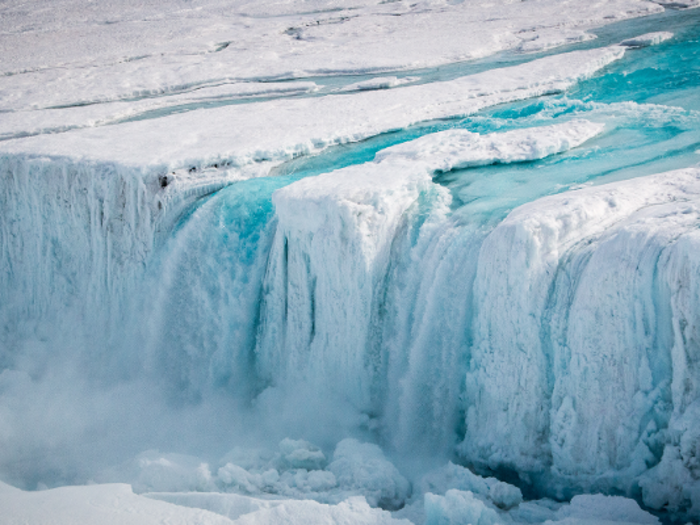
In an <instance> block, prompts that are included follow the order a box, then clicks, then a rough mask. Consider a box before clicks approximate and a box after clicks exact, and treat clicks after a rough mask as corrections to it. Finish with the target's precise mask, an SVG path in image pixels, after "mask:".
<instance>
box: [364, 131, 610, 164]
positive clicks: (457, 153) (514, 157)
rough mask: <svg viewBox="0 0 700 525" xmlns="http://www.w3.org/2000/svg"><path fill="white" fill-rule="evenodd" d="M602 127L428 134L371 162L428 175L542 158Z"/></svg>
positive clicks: (568, 146)
mask: <svg viewBox="0 0 700 525" xmlns="http://www.w3.org/2000/svg"><path fill="white" fill-rule="evenodd" d="M604 128H605V124H600V123H595V122H590V121H588V120H584V119H576V120H571V121H569V122H565V123H563V124H554V125H551V126H543V127H538V128H526V129H516V130H513V131H506V132H503V133H490V134H488V135H479V134H478V133H472V132H470V131H467V130H463V129H453V130H447V131H441V132H438V133H432V134H430V135H426V136H424V137H422V138H420V139H416V140H412V141H410V142H405V143H403V144H399V145H397V146H392V147H390V148H386V149H383V150H381V151H380V152H378V153H377V155H376V156H375V161H377V162H382V161H391V162H397V161H399V159H400V160H402V161H404V162H411V163H416V164H422V165H424V166H425V168H426V170H427V171H428V172H430V173H432V172H446V171H450V170H454V169H462V168H471V167H475V166H485V165H487V164H496V163H502V164H509V163H511V162H524V161H529V160H537V159H542V158H544V157H548V156H550V155H555V154H557V153H562V152H564V151H567V150H569V149H571V148H575V147H577V146H579V145H581V144H583V143H584V142H586V141H587V140H589V139H591V138H593V137H595V136H596V135H598V134H600V133H601V132H602V131H603V129H604Z"/></svg>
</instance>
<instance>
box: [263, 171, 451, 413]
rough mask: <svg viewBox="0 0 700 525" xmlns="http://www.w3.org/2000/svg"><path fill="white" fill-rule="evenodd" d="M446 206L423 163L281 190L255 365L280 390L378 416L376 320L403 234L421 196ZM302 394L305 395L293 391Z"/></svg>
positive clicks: (443, 194)
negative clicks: (290, 388)
mask: <svg viewBox="0 0 700 525" xmlns="http://www.w3.org/2000/svg"><path fill="white" fill-rule="evenodd" d="M421 198H424V199H426V200H429V199H430V198H433V199H434V200H443V201H444V200H446V199H447V198H448V197H447V191H446V190H444V189H443V188H436V187H434V185H433V184H432V182H431V178H430V175H429V174H428V173H426V172H425V171H424V170H422V169H420V168H419V167H413V168H412V167H410V166H402V167H401V169H397V168H396V166H393V165H384V164H377V163H366V164H364V165H359V166H351V167H348V168H344V169H342V170H337V171H334V172H331V173H327V174H324V175H320V176H317V177H309V178H306V179H302V180H300V181H298V182H295V183H293V184H290V185H289V186H287V187H285V188H282V189H281V190H278V191H277V192H275V193H274V195H273V197H272V200H273V203H274V205H275V208H276V212H277V217H278V225H277V232H276V234H275V240H274V244H273V247H272V252H271V254H270V259H269V263H268V267H267V274H266V278H265V283H264V291H265V295H264V298H263V300H264V303H263V308H262V313H261V316H262V321H261V325H262V326H261V333H260V338H259V340H258V346H257V349H256V351H257V358H258V360H257V363H258V367H259V372H260V374H261V376H262V377H263V378H265V379H266V380H268V381H270V382H271V383H272V384H276V385H289V384H300V382H301V383H304V384H305V385H307V386H309V387H313V389H315V393H314V394H313V395H314V396H316V397H317V396H318V395H319V392H323V394H321V395H322V396H323V397H324V399H327V400H328V404H330V402H331V399H334V398H339V401H338V402H346V403H347V402H349V403H351V404H352V405H353V406H354V407H355V408H356V409H360V410H365V411H370V410H371V393H370V392H371V388H372V384H373V383H374V381H376V380H377V372H378V371H379V370H381V363H379V362H377V359H380V357H379V356H378V355H377V354H376V352H372V351H371V345H370V341H369V338H370V335H371V334H372V318H373V316H375V315H376V312H377V308H378V302H379V301H380V300H381V297H382V295H381V294H382V286H383V282H384V279H385V275H386V272H387V268H388V265H389V260H390V253H391V246H392V243H393V240H394V237H395V234H396V232H397V231H398V230H399V228H401V226H402V225H403V224H405V221H406V220H407V215H408V211H409V210H410V209H411V207H413V206H416V203H417V201H418V200H419V199H421ZM294 390H295V391H296V393H297V394H298V395H300V394H302V393H303V391H302V390H301V389H298V388H296V387H295V389H294Z"/></svg>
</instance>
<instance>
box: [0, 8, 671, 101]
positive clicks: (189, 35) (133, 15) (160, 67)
mask: <svg viewBox="0 0 700 525" xmlns="http://www.w3.org/2000/svg"><path fill="white" fill-rule="evenodd" d="M22 5H23V7H22V8H19V7H18V6H15V5H7V6H3V7H2V8H0V49H2V54H3V61H2V65H1V66H0V75H2V76H0V109H11V110H17V109H27V108H47V107H51V106H66V105H76V104H84V103H92V102H105V101H115V100H125V99H133V98H138V97H142V96H160V95H161V94H168V93H173V92H179V91H183V90H190V89H192V88H196V87H197V86H201V85H211V84H218V83H221V82H234V81H241V80H243V81H251V80H260V79H268V80H269V79H280V78H292V77H297V78H298V77H308V76H311V75H318V74H328V73H353V72H354V73H358V72H365V73H375V72H377V71H391V70H394V71H395V70H399V69H407V68H425V67H434V66H440V65H444V64H448V63H454V62H459V61H464V60H469V59H474V58H478V57H483V56H486V55H490V54H493V53H497V52H499V51H502V50H506V49H515V48H518V47H519V46H521V45H526V46H533V45H534V46H535V47H540V48H543V47H550V46H552V45H558V44H564V43H567V42H571V41H576V40H581V39H582V38H588V37H589V36H588V35H587V33H585V31H587V30H588V29H591V28H593V27H596V26H601V25H605V24H609V23H611V22H615V21H619V20H624V19H629V18H633V17H638V16H644V15H649V14H652V13H658V12H660V11H662V10H663V9H662V8H661V7H660V6H658V5H657V4H655V3H652V2H648V1H643V0H604V1H597V2H592V3H591V2H585V3H578V4H576V5H573V4H572V5H569V4H567V6H566V8H565V9H564V8H562V7H561V4H560V2H558V1H557V0H539V1H537V2H529V3H528V4H526V5H525V4H521V3H520V2H510V1H507V0H498V1H496V2H490V3H483V2H475V1H466V2H449V1H446V0H424V1H421V2H417V3H409V2H401V1H400V2H384V1H382V0H357V1H354V2H341V1H339V0H314V1H307V0H303V1H302V0H295V1H291V2H279V1H277V0H263V1H260V2H246V1H237V2H233V3H232V2H227V1H225V0H203V1H200V2H198V3H197V5H196V6H194V5H192V4H191V3H190V2H187V1H186V0H177V1H175V2H171V3H170V4H169V6H170V7H169V8H168V9H163V8H162V5H161V4H159V3H158V2H155V1H153V0H149V1H147V2H142V3H138V5H136V4H135V3H134V2H130V1H128V0H120V1H116V2H111V3H110V4H109V6H101V7H100V8H99V9H98V8H96V7H95V5H94V3H92V2H90V1H89V0H58V1H55V2H51V5H50V6H46V5H45V4H44V3H43V2H41V1H40V0H30V1H29V2H25V3H24V4H22ZM29 13H31V14H29ZM145 28H147V30H146V29H145ZM78 40H79V41H80V45H77V44H76V42H77V41H78Z"/></svg>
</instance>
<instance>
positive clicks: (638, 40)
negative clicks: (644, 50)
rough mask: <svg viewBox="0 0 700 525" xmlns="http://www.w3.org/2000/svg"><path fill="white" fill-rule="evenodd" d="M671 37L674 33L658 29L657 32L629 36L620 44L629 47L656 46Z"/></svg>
mask: <svg viewBox="0 0 700 525" xmlns="http://www.w3.org/2000/svg"><path fill="white" fill-rule="evenodd" d="M671 38H673V33H670V32H668V31H657V32H655V33H646V34H644V35H640V36H637V37H634V38H628V39H626V40H623V41H622V42H620V45H621V46H627V47H647V46H655V45H657V44H660V43H661V42H665V41H666V40H669V39H671Z"/></svg>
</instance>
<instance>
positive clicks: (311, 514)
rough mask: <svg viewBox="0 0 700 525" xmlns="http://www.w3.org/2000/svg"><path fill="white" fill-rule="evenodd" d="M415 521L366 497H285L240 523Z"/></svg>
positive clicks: (401, 524) (379, 524) (405, 524)
mask: <svg viewBox="0 0 700 525" xmlns="http://www.w3.org/2000/svg"><path fill="white" fill-rule="evenodd" d="M349 523H352V524H353V525H412V524H411V522H409V521H407V520H396V519H394V518H392V517H391V514H389V513H388V512H386V511H383V510H380V509H373V508H370V506H369V505H368V504H367V502H366V501H365V499H364V498H362V497H358V496H356V497H353V498H349V499H347V500H346V501H343V502H342V503H339V504H338V505H325V504H323V503H316V502H315V501H308V500H306V501H304V500H300V501H294V500H285V501H283V502H279V504H276V505H274V506H272V507H269V508H263V509H261V510H259V511H256V512H252V513H250V514H246V515H244V516H241V517H240V518H239V519H238V520H236V524H237V525H329V524H334V525H335V524H337V525H341V524H349Z"/></svg>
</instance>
